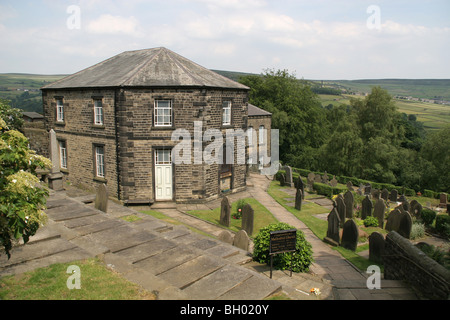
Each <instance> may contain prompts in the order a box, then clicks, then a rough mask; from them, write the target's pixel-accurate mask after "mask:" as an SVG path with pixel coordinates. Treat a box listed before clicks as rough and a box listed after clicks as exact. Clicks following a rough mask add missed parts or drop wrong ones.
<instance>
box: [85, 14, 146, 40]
mask: <svg viewBox="0 0 450 320" xmlns="http://www.w3.org/2000/svg"><path fill="white" fill-rule="evenodd" d="M138 24H139V23H138V20H137V19H136V18H135V17H129V18H124V17H121V16H113V15H110V14H102V15H101V16H100V17H99V18H98V19H96V20H93V21H91V22H89V23H88V25H87V31H88V32H90V33H95V34H126V35H133V36H142V33H141V32H139V31H138Z"/></svg>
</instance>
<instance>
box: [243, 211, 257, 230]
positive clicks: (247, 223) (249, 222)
mask: <svg viewBox="0 0 450 320" xmlns="http://www.w3.org/2000/svg"><path fill="white" fill-rule="evenodd" d="M254 215H255V213H254V211H253V208H252V207H251V206H250V205H249V204H248V203H247V204H246V205H245V206H244V208H243V209H242V229H243V230H245V232H247V234H248V235H251V234H252V233H253V222H254Z"/></svg>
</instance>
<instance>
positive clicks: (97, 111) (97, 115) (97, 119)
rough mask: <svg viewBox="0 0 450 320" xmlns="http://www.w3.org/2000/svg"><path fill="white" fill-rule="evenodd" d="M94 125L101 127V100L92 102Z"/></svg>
mask: <svg viewBox="0 0 450 320" xmlns="http://www.w3.org/2000/svg"><path fill="white" fill-rule="evenodd" d="M94 124H96V125H103V104H102V100H100V99H96V100H94Z"/></svg>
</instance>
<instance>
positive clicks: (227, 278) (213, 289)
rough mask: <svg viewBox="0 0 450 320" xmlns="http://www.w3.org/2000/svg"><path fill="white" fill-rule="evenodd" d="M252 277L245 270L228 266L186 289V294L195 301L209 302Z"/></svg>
mask: <svg viewBox="0 0 450 320" xmlns="http://www.w3.org/2000/svg"><path fill="white" fill-rule="evenodd" d="M250 277H251V275H250V274H249V273H248V272H245V270H242V269H239V268H237V267H235V266H232V265H226V266H224V267H223V268H221V269H219V270H216V271H215V272H213V273H211V274H209V275H207V276H206V277H204V278H202V279H200V280H198V281H197V282H195V283H193V284H192V285H190V286H189V287H187V288H185V289H184V292H185V293H186V294H187V295H188V296H189V297H191V299H193V300H209V299H211V297H220V296H221V295H224V294H225V293H226V292H227V291H229V290H230V289H232V288H233V287H234V286H237V285H238V284H240V283H241V282H243V281H245V280H246V279H248V278H250Z"/></svg>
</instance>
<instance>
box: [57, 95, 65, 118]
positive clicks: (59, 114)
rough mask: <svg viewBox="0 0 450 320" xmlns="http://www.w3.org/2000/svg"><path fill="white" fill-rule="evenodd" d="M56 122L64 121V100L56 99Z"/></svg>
mask: <svg viewBox="0 0 450 320" xmlns="http://www.w3.org/2000/svg"><path fill="white" fill-rule="evenodd" d="M56 121H59V122H63V121H64V104H63V101H62V99H56Z"/></svg>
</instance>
